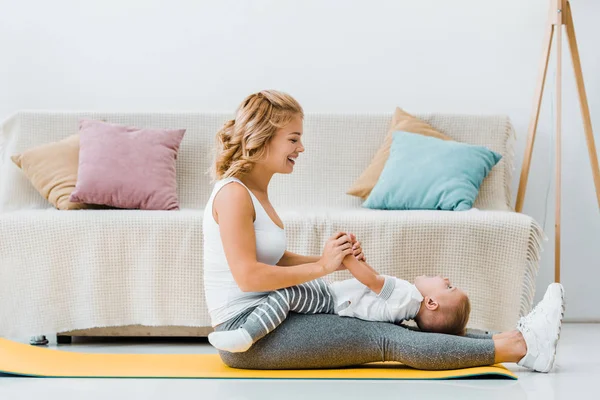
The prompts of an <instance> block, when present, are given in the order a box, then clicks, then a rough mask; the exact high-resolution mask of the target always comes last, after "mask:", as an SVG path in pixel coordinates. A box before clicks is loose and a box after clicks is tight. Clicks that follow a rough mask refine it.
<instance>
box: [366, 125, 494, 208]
mask: <svg viewBox="0 0 600 400" xmlns="http://www.w3.org/2000/svg"><path fill="white" fill-rule="evenodd" d="M501 158H502V156H501V155H500V154H498V153H495V152H493V151H491V150H489V149H487V148H485V147H483V146H475V145H471V144H466V143H459V142H455V141H446V140H440V139H437V138H434V137H427V136H423V135H417V134H414V133H410V132H403V131H398V132H394V135H393V143H392V148H391V152H390V157H389V158H388V160H387V162H386V163H385V167H384V169H383V172H382V173H381V176H380V177H379V180H378V181H377V184H376V185H375V187H374V188H373V190H372V191H371V194H370V195H369V197H368V198H367V200H366V201H365V202H364V204H363V206H364V207H367V208H374V209H383V210H452V211H465V210H468V209H470V208H471V207H472V206H473V203H474V202H475V198H476V197H477V194H478V192H479V186H480V185H481V183H482V182H483V180H484V179H485V177H486V176H487V175H488V174H489V173H490V171H491V170H492V168H493V167H494V166H495V165H496V164H497V163H498V161H500V159H501Z"/></svg>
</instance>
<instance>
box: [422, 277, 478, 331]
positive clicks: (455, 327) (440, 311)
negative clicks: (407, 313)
mask: <svg viewBox="0 0 600 400" xmlns="http://www.w3.org/2000/svg"><path fill="white" fill-rule="evenodd" d="M415 286H416V287H417V289H418V290H419V292H421V295H422V296H423V302H422V303H421V308H420V309H419V313H418V314H417V316H416V317H415V322H416V323H417V325H418V326H419V329H420V330H422V331H425V332H436V333H447V334H451V335H464V334H465V328H466V326H467V321H468V320H469V314H470V313H471V303H470V301H469V297H468V296H467V294H466V293H465V292H463V291H462V290H461V289H459V288H457V287H455V286H452V284H451V283H450V280H448V278H443V277H441V276H425V275H423V276H418V277H417V278H416V279H415Z"/></svg>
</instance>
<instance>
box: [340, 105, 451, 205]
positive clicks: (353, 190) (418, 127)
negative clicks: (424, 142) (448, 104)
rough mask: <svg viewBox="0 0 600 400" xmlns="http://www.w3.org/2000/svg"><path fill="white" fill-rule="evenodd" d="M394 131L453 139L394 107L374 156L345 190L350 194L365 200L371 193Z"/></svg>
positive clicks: (388, 150)
mask: <svg viewBox="0 0 600 400" xmlns="http://www.w3.org/2000/svg"><path fill="white" fill-rule="evenodd" d="M395 131H406V132H411V133H418V134H420V135H425V136H432V137H435V138H438V139H443V140H453V139H452V138H451V137H450V136H447V135H444V134H443V133H441V132H439V131H437V130H435V129H434V128H433V127H432V126H431V125H429V124H428V123H426V122H425V121H422V120H420V119H418V118H417V117H415V116H413V115H411V114H409V113H407V112H406V111H404V110H402V109H401V108H400V107H396V111H395V112H394V117H393V118H392V122H391V124H390V128H389V129H388V133H387V135H386V137H385V139H384V140H383V144H382V145H381V147H380V148H379V150H377V153H376V154H375V157H373V160H371V164H369V166H368V167H367V169H365V170H364V171H363V173H362V174H361V176H360V177H358V179H357V180H356V182H354V184H353V185H352V186H351V187H350V189H348V191H347V192H346V193H347V194H349V195H351V196H357V197H361V198H362V199H363V200H366V199H367V197H369V194H370V193H371V190H373V188H374V187H375V184H376V183H377V180H378V179H379V176H380V175H381V172H382V171H383V167H385V163H386V161H387V159H388V158H389V156H390V147H391V146H392V139H393V136H392V134H393V133H394V132H395Z"/></svg>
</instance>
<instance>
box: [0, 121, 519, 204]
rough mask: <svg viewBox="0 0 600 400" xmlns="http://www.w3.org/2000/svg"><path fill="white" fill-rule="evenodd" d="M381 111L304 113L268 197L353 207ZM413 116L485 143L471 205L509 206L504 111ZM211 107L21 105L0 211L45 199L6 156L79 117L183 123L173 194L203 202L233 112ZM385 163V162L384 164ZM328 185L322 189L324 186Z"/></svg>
mask: <svg viewBox="0 0 600 400" xmlns="http://www.w3.org/2000/svg"><path fill="white" fill-rule="evenodd" d="M391 111H393V110H390V112H387V113H369V114H364V113H345V114H316V113H312V114H311V113H309V114H306V116H305V119H304V135H303V139H302V141H303V143H304V147H305V148H306V151H305V152H303V153H302V154H301V155H300V157H299V158H298V162H297V163H296V169H295V170H294V173H293V174H288V175H282V174H275V175H274V176H273V185H271V186H270V187H269V198H270V199H271V202H272V203H273V205H274V206H275V207H276V208H277V209H278V210H279V209H280V208H281V206H285V207H288V206H290V207H304V206H308V207H352V208H359V207H360V205H361V204H362V202H363V200H362V199H361V198H360V197H355V196H349V195H348V194H346V191H347V190H348V188H349V187H351V186H352V184H353V182H354V181H356V178H357V177H358V176H360V175H361V174H362V173H363V172H364V170H365V169H366V168H367V167H368V166H369V164H370V163H371V161H372V159H373V157H374V156H375V154H376V153H377V151H378V150H379V148H380V147H381V144H382V143H383V141H384V138H385V136H386V135H387V130H388V129H389V126H390V121H391V119H392V112H391ZM415 116H416V117H417V118H418V119H419V120H421V121H424V122H426V123H427V124H429V125H430V126H432V127H434V128H435V129H436V130H437V131H438V132H443V133H444V134H446V135H448V136H449V137H451V138H452V139H454V140H456V141H459V142H462V143H470V144H476V145H480V146H486V147H488V148H489V149H491V150H494V151H495V152H497V153H499V154H502V156H503V158H502V160H500V162H499V163H498V165H496V167H494V169H493V170H492V172H490V174H489V175H488V177H487V178H486V179H485V180H484V182H483V184H482V185H481V187H480V189H479V195H478V197H477V200H476V201H475V204H474V207H477V208H479V209H482V210H484V209H494V210H509V209H512V203H513V200H512V197H511V194H510V188H511V182H512V181H513V180H512V175H511V174H512V171H513V163H512V160H513V157H514V152H513V147H514V142H515V133H514V129H513V127H512V124H511V123H510V119H509V118H508V117H507V116H506V115H461V114H440V113H429V114H425V113H421V114H415ZM233 117H234V115H232V114H231V113H210V112H187V111H186V112H100V111H98V112H89V111H47V110H39V111H38V110H33V111H19V112H17V113H15V114H14V115H13V116H11V117H9V118H7V119H6V120H5V121H4V123H3V124H2V126H0V142H2V144H1V145H0V163H1V166H0V212H6V211H14V210H20V209H29V208H47V207H49V206H50V205H49V203H48V202H47V201H46V200H45V199H44V198H43V197H42V196H40V194H39V193H38V192H37V190H35V188H34V187H33V186H32V185H31V183H30V182H29V181H28V180H27V178H26V177H25V175H24V174H23V173H22V172H21V170H20V169H19V168H17V167H16V166H15V165H14V164H13V162H12V161H10V158H9V157H10V155H12V154H15V153H18V152H23V151H25V150H27V149H30V148H32V147H35V146H38V145H41V144H45V143H48V142H51V141H58V140H61V139H64V138H65V137H66V136H68V135H69V134H72V133H75V132H77V131H78V129H79V121H80V119H82V118H89V119H106V120H107V121H110V122H113V123H119V124H123V125H128V126H137V127H155V128H171V127H182V128H186V133H185V137H184V140H183V141H182V143H181V146H180V148H179V151H178V153H177V194H178V199H179V204H180V207H181V208H203V207H204V205H205V204H206V202H207V200H208V199H209V197H210V194H211V191H212V184H211V179H210V175H209V174H207V173H206V172H207V171H208V170H209V169H210V167H211V164H212V160H213V157H212V156H213V155H212V149H213V148H214V146H215V134H216V132H217V131H218V130H219V129H220V128H221V127H222V126H223V124H224V123H225V122H226V121H228V120H230V119H231V118H233ZM7 161H8V162H7ZM382 169H383V168H382ZM325 189H326V190H325Z"/></svg>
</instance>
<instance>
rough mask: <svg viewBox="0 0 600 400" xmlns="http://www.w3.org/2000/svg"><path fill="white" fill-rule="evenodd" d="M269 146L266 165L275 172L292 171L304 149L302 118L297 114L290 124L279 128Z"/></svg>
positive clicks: (286, 172) (285, 172) (284, 172)
mask: <svg viewBox="0 0 600 400" xmlns="http://www.w3.org/2000/svg"><path fill="white" fill-rule="evenodd" d="M268 146H269V147H268V152H267V157H266V159H265V161H264V165H265V166H266V167H267V168H268V169H269V170H271V171H273V173H280V174H290V173H292V171H293V170H294V165H295V164H296V161H297V160H296V159H297V158H298V155H299V154H300V153H302V152H303V151H304V146H303V145H302V118H301V117H300V116H297V117H295V118H294V119H293V120H292V121H290V123H289V124H287V125H286V126H284V127H283V128H279V129H278V130H277V133H276V134H275V137H273V139H272V140H271V142H270V143H269V145H268Z"/></svg>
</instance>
